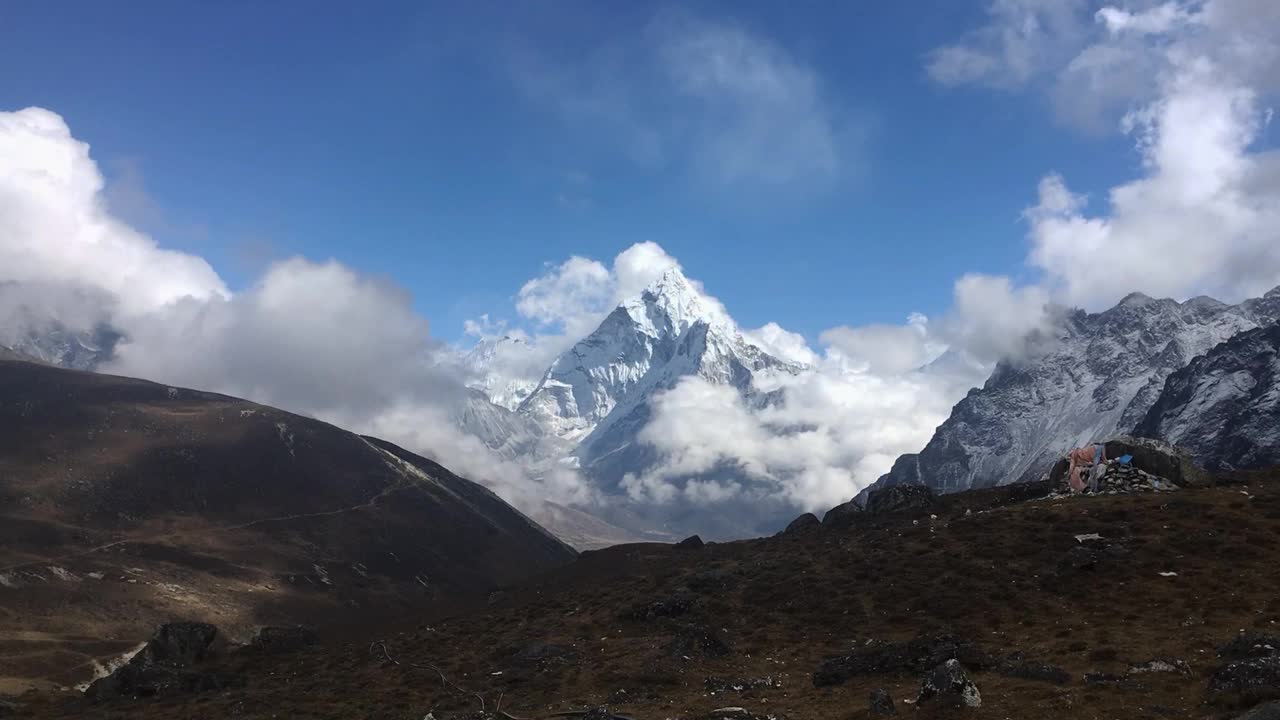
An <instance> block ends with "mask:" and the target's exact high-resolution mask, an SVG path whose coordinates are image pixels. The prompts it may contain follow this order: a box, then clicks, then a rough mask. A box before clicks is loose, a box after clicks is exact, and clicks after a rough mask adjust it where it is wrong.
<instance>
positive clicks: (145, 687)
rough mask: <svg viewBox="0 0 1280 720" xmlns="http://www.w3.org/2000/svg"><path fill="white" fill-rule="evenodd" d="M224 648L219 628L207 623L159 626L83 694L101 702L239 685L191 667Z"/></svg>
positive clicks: (221, 675)
mask: <svg viewBox="0 0 1280 720" xmlns="http://www.w3.org/2000/svg"><path fill="white" fill-rule="evenodd" d="M225 647H226V642H225V640H224V639H223V638H222V634H221V633H219V632H218V628H217V627H215V626H213V625H210V624H208V623H190V622H184V623H169V624H166V625H161V626H160V628H159V629H157V630H156V634H155V636H154V637H152V638H151V640H150V641H148V642H147V645H146V647H144V648H143V649H142V650H141V651H140V652H139V653H138V654H137V655H134V656H133V658H132V659H130V660H129V662H127V663H125V664H124V665H122V666H120V667H119V668H117V669H116V671H115V672H113V673H111V674H110V675H108V676H107V677H104V678H101V679H99V680H95V681H94V682H93V684H92V685H90V686H89V688H88V690H86V691H85V695H86V696H87V697H89V698H90V699H92V700H95V701H101V700H109V699H111V698H117V697H133V698H137V697H154V696H167V695H179V694H185V693H197V692H204V691H207V690H220V689H222V688H225V687H229V686H231V685H234V684H238V682H239V678H237V677H235V676H232V675H229V674H224V673H217V672H203V671H201V670H199V669H193V668H195V666H197V665H199V664H200V663H202V662H203V661H205V660H208V659H210V658H213V657H215V656H216V655H218V654H220V653H221V652H222V651H223V650H224V649H225Z"/></svg>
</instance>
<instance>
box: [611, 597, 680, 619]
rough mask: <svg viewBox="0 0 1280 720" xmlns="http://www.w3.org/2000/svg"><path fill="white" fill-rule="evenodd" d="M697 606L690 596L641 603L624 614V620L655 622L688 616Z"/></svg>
mask: <svg viewBox="0 0 1280 720" xmlns="http://www.w3.org/2000/svg"><path fill="white" fill-rule="evenodd" d="M694 605H695V602H694V598H692V597H690V596H689V595H673V596H671V597H669V598H666V599H663V600H654V601H653V602H648V603H641V604H640V605H636V606H635V607H633V608H631V609H630V610H628V611H626V612H624V613H623V614H622V619H623V620H640V621H644V620H654V619H657V618H673V617H680V616H681V615H686V614H688V613H689V611H690V610H692V609H693V607H694Z"/></svg>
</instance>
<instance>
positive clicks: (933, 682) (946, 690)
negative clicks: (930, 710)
mask: <svg viewBox="0 0 1280 720" xmlns="http://www.w3.org/2000/svg"><path fill="white" fill-rule="evenodd" d="M932 700H946V701H951V702H956V703H958V704H962V705H964V706H965V707H971V708H974V707H979V706H980V705H982V693H980V692H978V686H977V685H974V684H973V681H972V680H970V679H969V674H968V673H966V672H965V671H964V666H962V665H961V664H960V661H959V660H954V659H952V660H948V661H946V662H944V663H942V664H941V665H939V666H937V667H935V668H934V669H933V670H930V671H929V674H928V675H925V677H924V682H923V683H921V684H920V696H919V697H918V698H917V700H916V701H917V702H922V703H923V702H928V701H932Z"/></svg>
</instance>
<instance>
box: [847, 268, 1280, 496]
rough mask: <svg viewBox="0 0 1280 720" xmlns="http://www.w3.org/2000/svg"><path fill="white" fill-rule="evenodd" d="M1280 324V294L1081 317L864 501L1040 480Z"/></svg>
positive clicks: (1012, 366)
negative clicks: (1166, 392) (1224, 347)
mask: <svg viewBox="0 0 1280 720" xmlns="http://www.w3.org/2000/svg"><path fill="white" fill-rule="evenodd" d="M1277 320H1280V293H1277V292H1276V291H1272V292H1271V293H1268V294H1267V296H1266V297H1264V298H1262V299H1256V300H1247V301H1245V302H1243V303H1241V304H1239V305H1226V304H1224V303H1220V302H1218V301H1216V300H1213V299H1211V298H1204V297H1200V298H1194V299H1191V300H1188V301H1186V302H1184V303H1178V302H1175V301H1173V300H1155V299H1152V298H1149V297H1147V296H1145V295H1141V294H1138V293H1135V294H1132V295H1129V296H1128V297H1126V298H1125V299H1124V300H1122V301H1120V303H1119V304H1118V305H1116V306H1115V307H1113V308H1111V309H1110V310H1107V311H1105V312H1102V313H1097V314H1086V313H1084V312H1082V311H1076V312H1074V313H1072V314H1070V315H1068V316H1067V317H1066V318H1065V319H1064V321H1063V323H1062V324H1061V326H1060V328H1059V331H1058V334H1057V337H1056V338H1054V342H1052V343H1051V344H1050V345H1049V347H1048V349H1046V350H1042V351H1041V352H1040V353H1039V354H1038V355H1037V356H1036V357H1034V358H1033V359H1030V360H1025V361H1022V362H1021V363H1012V362H1004V363H1001V364H1000V365H999V366H998V367H997V368H996V370H995V372H994V373H993V374H992V375H991V377H990V378H989V379H988V380H987V382H986V384H985V385H983V387H982V388H980V389H974V390H971V391H970V392H969V394H968V396H966V397H965V398H964V399H963V400H961V401H960V402H959V403H958V404H957V405H956V407H955V408H954V410H953V411H952V413H951V416H950V417H949V418H948V419H947V420H946V421H945V422H944V423H943V424H942V425H941V426H939V427H938V430H937V431H936V432H935V434H934V436H933V439H931V440H930V441H929V444H928V445H927V446H925V448H924V450H922V451H921V452H920V453H919V454H910V455H904V456H902V457H900V458H898V460H897V461H896V462H895V463H894V465H893V469H892V470H890V471H889V473H887V474H886V475H884V476H882V477H881V478H880V479H879V480H877V481H876V482H875V483H874V484H873V485H872V486H870V487H869V488H866V489H864V490H863V492H862V494H861V495H860V497H865V495H866V494H867V493H868V492H869V491H870V490H872V489H875V488H879V487H886V486H892V485H920V484H923V485H928V486H930V487H932V488H933V489H934V490H935V491H938V492H957V491H960V490H966V489H969V488H972V487H985V486H990V485H1003V484H1007V483H1013V482H1019V481H1025V480H1033V479H1036V478H1038V477H1039V476H1040V475H1041V474H1043V473H1044V472H1045V471H1046V470H1047V469H1048V467H1049V465H1051V464H1052V462H1053V461H1054V460H1056V459H1057V457H1058V456H1059V455H1061V454H1062V453H1064V452H1066V451H1067V450H1068V449H1070V448H1072V447H1078V446H1080V445H1083V444H1085V443H1088V442H1090V441H1093V440H1097V439H1101V438H1103V437H1106V436H1108V435H1112V434H1115V433H1117V432H1127V431H1128V430H1129V429H1130V428H1132V427H1134V425H1136V424H1137V423H1138V422H1139V421H1140V420H1141V419H1142V418H1143V416H1144V415H1146V413H1147V411H1148V409H1150V408H1151V406H1152V405H1153V404H1154V403H1155V402H1156V399H1157V397H1158V396H1159V395H1160V392H1161V390H1162V389H1163V388H1164V383H1165V379H1166V378H1167V377H1169V375H1170V374H1171V373H1173V372H1174V371H1176V370H1179V369H1181V368H1182V367H1183V366H1185V365H1186V364H1187V363H1188V362H1189V361H1190V360H1191V359H1192V358H1194V357H1196V356H1198V355H1201V354H1204V353H1205V352H1207V351H1208V350H1209V349H1211V348H1213V347H1214V346H1215V345H1217V344H1218V343H1220V342H1222V341H1224V340H1227V339H1228V338H1230V337H1232V336H1234V335H1236V334H1237V333H1240V332H1242V331H1245V330H1250V329H1253V328H1256V327H1258V326H1260V325H1269V324H1274V323H1275V322H1276V321H1277Z"/></svg>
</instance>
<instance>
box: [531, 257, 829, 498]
mask: <svg viewBox="0 0 1280 720" xmlns="http://www.w3.org/2000/svg"><path fill="white" fill-rule="evenodd" d="M803 369H804V367H803V366H802V365H798V364H795V363H789V362H786V361H783V360H780V359H778V358H776V357H774V356H772V355H770V354H768V353H767V352H765V351H764V350H761V349H760V348H759V347H757V346H755V345H753V344H751V343H750V342H748V341H747V340H746V339H745V338H744V337H743V335H742V333H741V332H740V331H739V330H738V327H737V325H735V324H734V322H733V320H732V319H731V318H730V317H729V316H728V314H726V313H725V312H724V309H723V308H721V307H720V305H719V303H717V302H716V301H714V300H712V299H710V298H707V297H706V296H705V295H703V294H702V293H701V292H700V291H699V290H698V289H697V288H695V287H694V285H693V284H692V283H691V282H689V280H688V279H687V278H686V277H685V276H684V275H683V274H682V273H681V272H680V271H679V270H678V269H671V270H668V271H667V272H666V273H664V274H663V275H662V277H661V278H659V279H658V280H657V281H656V282H654V283H653V284H652V285H650V286H649V287H647V288H645V289H644V291H643V292H641V293H640V295H639V296H637V297H635V298H631V299H629V300H626V301H624V302H623V303H621V304H620V305H618V307H617V308H615V309H614V310H613V312H611V313H609V315H608V316H607V317H606V318H605V319H604V321H603V322H601V323H600V326H599V327H597V328H596V330H595V331H594V332H592V333H591V334H590V335H588V336H587V337H586V338H584V339H583V340H581V341H580V342H578V343H577V344H575V345H574V346H573V347H572V348H570V349H569V350H568V351H566V352H565V353H564V354H562V355H561V356H560V357H558V358H556V360H555V362H553V363H552V365H551V367H550V368H549V369H548V370H547V372H546V374H545V375H544V376H543V378H542V381H541V382H540V383H539V384H538V386H537V388H535V389H534V391H533V392H532V393H531V394H530V395H529V397H528V398H527V399H526V400H525V401H524V402H522V403H521V404H520V407H519V412H521V413H523V414H526V415H529V416H530V417H533V418H535V419H536V420H537V421H538V422H540V423H541V424H543V425H544V426H546V427H547V428H549V429H550V430H551V431H552V432H554V433H555V434H557V435H559V436H560V437H562V438H565V439H566V440H570V441H573V442H575V443H576V447H575V449H574V452H573V455H574V457H576V458H577V459H578V461H579V463H580V464H581V466H582V467H583V468H586V469H588V470H589V472H590V473H591V474H592V475H593V476H594V477H596V478H598V479H600V480H603V481H604V482H605V484H606V485H611V484H614V483H616V482H617V481H619V480H621V478H622V475H623V474H624V473H625V472H641V471H643V469H644V465H645V464H646V462H647V461H649V460H651V458H649V457H648V455H647V454H646V451H645V450H644V449H642V448H638V447H636V443H635V437H636V434H637V433H638V432H639V431H640V429H641V428H643V427H644V425H645V424H646V423H647V422H648V420H649V416H650V404H651V402H652V400H653V397H654V395H655V394H657V393H659V392H661V391H664V390H669V389H671V388H672V387H674V386H675V384H676V383H677V382H678V381H679V380H680V379H682V378H685V377H689V376H697V377H701V378H703V379H705V380H708V381H710V382H712V383H716V384H724V385H731V386H733V387H735V388H737V389H738V391H739V392H741V393H742V394H743V395H744V396H745V397H749V396H752V395H754V394H756V390H755V387H754V384H753V380H754V378H755V374H756V373H759V372H761V371H765V370H772V371H781V372H788V373H797V372H800V371H802V370H803Z"/></svg>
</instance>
